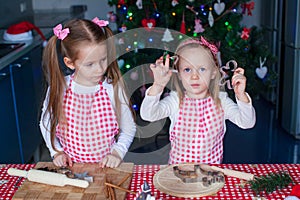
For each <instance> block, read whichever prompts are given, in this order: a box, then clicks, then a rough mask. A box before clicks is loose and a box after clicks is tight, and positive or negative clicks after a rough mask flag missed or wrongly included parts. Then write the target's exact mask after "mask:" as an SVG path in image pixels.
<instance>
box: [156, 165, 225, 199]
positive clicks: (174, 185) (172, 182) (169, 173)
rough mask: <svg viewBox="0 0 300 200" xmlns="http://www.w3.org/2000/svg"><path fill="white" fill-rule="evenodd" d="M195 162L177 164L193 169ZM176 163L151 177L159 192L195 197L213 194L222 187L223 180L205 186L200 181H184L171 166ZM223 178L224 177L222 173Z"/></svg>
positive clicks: (186, 168)
mask: <svg viewBox="0 0 300 200" xmlns="http://www.w3.org/2000/svg"><path fill="white" fill-rule="evenodd" d="M194 165H195V164H180V165H179V166H180V167H181V168H182V167H183V168H184V169H185V170H193V169H194ZM174 166H178V165H169V166H167V167H165V168H163V169H161V170H159V171H158V172H157V173H156V174H155V175H154V177H153V184H154V186H155V187H156V188H157V189H158V190H159V191H161V192H164V193H166V194H169V195H172V196H175V197H185V198H196V197H203V196H208V195H213V194H215V193H217V192H218V191H219V190H220V189H222V188H223V186H224V184H225V183H224V182H216V183H213V184H211V185H210V186H208V187H206V186H204V185H203V184H202V182H196V183H184V182H183V181H182V180H181V179H180V178H178V177H176V176H175V174H174V172H173V167H174ZM223 178H224V180H225V177H224V175H223Z"/></svg>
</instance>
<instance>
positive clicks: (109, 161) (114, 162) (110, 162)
mask: <svg viewBox="0 0 300 200" xmlns="http://www.w3.org/2000/svg"><path fill="white" fill-rule="evenodd" d="M121 162H122V159H121V158H120V156H119V154H118V153H117V152H116V151H115V150H114V151H113V152H112V154H109V155H107V156H106V157H105V158H104V159H103V160H102V162H101V163H100V167H102V168H104V167H110V168H115V167H118V166H119V165H120V164H121Z"/></svg>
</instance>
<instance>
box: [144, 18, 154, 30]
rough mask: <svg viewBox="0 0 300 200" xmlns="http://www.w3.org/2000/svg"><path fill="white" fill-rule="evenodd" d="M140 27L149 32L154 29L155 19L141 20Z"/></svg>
mask: <svg viewBox="0 0 300 200" xmlns="http://www.w3.org/2000/svg"><path fill="white" fill-rule="evenodd" d="M142 25H143V27H145V29H146V30H148V31H151V30H152V29H153V28H154V27H155V25H156V21H155V19H143V20H142Z"/></svg>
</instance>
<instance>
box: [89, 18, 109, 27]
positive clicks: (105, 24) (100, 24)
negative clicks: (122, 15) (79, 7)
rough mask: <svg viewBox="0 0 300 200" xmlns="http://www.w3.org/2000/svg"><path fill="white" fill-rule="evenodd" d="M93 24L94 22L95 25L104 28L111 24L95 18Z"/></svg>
mask: <svg viewBox="0 0 300 200" xmlns="http://www.w3.org/2000/svg"><path fill="white" fill-rule="evenodd" d="M92 22H94V23H95V24H97V25H98V26H100V27H103V26H107V25H108V24H109V22H108V21H105V20H100V19H99V18H98V17H95V18H94V19H93V20H92Z"/></svg>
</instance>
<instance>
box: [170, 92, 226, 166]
mask: <svg viewBox="0 0 300 200" xmlns="http://www.w3.org/2000/svg"><path fill="white" fill-rule="evenodd" d="M223 138H224V112H223V110H222V109H217V106H216V104H215V103H214V101H213V99H212V98H211V97H208V98H206V99H192V98H188V97H187V96H185V97H184V99H183V103H182V105H181V106H180V109H179V115H178V118H177V121H176V123H175V125H174V127H173V130H172V131H171V133H170V142H171V151H170V157H169V164H178V163H187V162H189V163H190V162H195V163H221V161H222V159H223Z"/></svg>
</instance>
